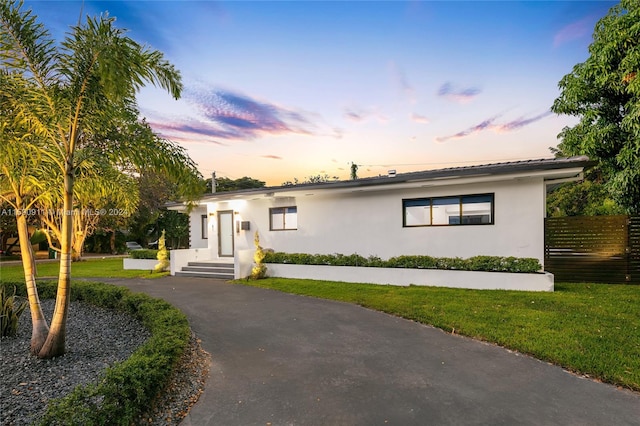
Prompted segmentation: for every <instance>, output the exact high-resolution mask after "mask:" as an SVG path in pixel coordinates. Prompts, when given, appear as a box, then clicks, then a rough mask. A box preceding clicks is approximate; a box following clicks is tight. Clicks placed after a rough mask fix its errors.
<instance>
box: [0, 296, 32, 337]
mask: <svg viewBox="0 0 640 426" xmlns="http://www.w3.org/2000/svg"><path fill="white" fill-rule="evenodd" d="M26 308H27V300H26V299H25V298H24V297H20V296H17V295H16V287H15V286H14V287H13V293H12V294H11V296H9V292H8V288H7V287H6V286H2V287H0V336H2V337H13V336H15V335H16V333H17V331H18V320H19V319H20V315H22V313H23V312H24V310H25V309H26Z"/></svg>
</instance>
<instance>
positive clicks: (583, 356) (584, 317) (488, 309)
mask: <svg viewBox="0 0 640 426" xmlns="http://www.w3.org/2000/svg"><path fill="white" fill-rule="evenodd" d="M237 282H238V283H242V284H248V285H252V286H256V287H262V288H270V289H275V290H279V291H284V292H287V293H294V294H301V295H307V296H314V297H320V298H324V299H332V300H340V301H344V302H349V303H355V304H358V305H361V306H365V307H367V308H371V309H375V310H378V311H382V312H387V313H390V314H393V315H397V316H400V317H403V318H407V319H410V320H414V321H418V322H421V323H424V324H430V325H433V326H435V327H438V328H441V329H443V330H446V331H449V332H454V333H456V334H461V335H465V336H470V337H473V338H475V339H479V340H484V341H488V342H493V343H497V344H498V345H501V346H504V347H506V348H509V349H513V350H516V351H519V352H522V353H525V354H530V355H532V356H534V357H536V358H538V359H541V360H544V361H548V362H551V363H553V364H557V365H560V366H562V367H564V368H566V369H568V370H571V371H574V372H576V373H579V374H585V375H588V376H590V377H592V378H595V379H599V380H602V381H604V382H608V383H612V384H616V385H619V386H623V387H627V388H629V389H632V390H635V391H640V286H632V285H626V286H625V285H604V284H558V283H556V286H555V289H556V291H555V292H553V293H541V292H522V291H504V290H464V289H452V288H438V287H419V286H410V287H396V286H381V285H372V284H350V283H340V282H330V281H313V280H297V279H285V278H268V279H264V280H258V281H237Z"/></svg>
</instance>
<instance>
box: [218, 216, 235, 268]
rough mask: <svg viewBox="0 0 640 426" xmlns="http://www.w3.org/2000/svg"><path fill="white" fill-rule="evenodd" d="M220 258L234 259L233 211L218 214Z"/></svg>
mask: <svg viewBox="0 0 640 426" xmlns="http://www.w3.org/2000/svg"><path fill="white" fill-rule="evenodd" d="M218 256H220V257H233V210H226V211H219V212H218Z"/></svg>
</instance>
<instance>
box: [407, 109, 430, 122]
mask: <svg viewBox="0 0 640 426" xmlns="http://www.w3.org/2000/svg"><path fill="white" fill-rule="evenodd" d="M411 120H412V121H415V122H416V123H421V124H427V123H429V119H428V118H427V117H425V116H424V115H420V114H416V113H415V112H414V113H413V114H411Z"/></svg>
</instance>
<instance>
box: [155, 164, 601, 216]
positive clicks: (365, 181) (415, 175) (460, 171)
mask: <svg viewBox="0 0 640 426" xmlns="http://www.w3.org/2000/svg"><path fill="white" fill-rule="evenodd" d="M594 164H595V163H594V162H592V161H590V160H589V157H587V156H575V157H559V158H546V159H534V160H525V161H510V162H504V163H492V164H482V165H475V166H462V167H448V168H444V169H434V170H424V171H418V172H409V173H398V174H395V175H394V176H375V177H367V178H359V179H355V180H343V181H330V182H320V183H303V184H298V185H284V186H270V187H264V188H252V189H241V190H237V191H225V192H215V193H210V194H204V195H203V196H202V197H201V198H200V201H207V200H214V199H228V198H238V197H241V196H249V195H260V194H269V193H272V192H273V193H276V192H278V193H282V192H290V191H301V190H320V189H321V190H331V189H344V188H364V187H372V186H377V185H391V184H398V183H407V182H412V181H429V180H432V179H445V178H455V177H473V176H476V175H483V176H485V175H507V174H515V173H526V172H537V171H549V170H558V169H567V168H576V167H578V168H585V167H589V166H592V165H594ZM180 204H181V203H175V204H174V203H171V204H169V205H168V206H177V205H180Z"/></svg>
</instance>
